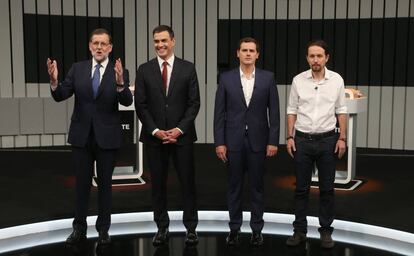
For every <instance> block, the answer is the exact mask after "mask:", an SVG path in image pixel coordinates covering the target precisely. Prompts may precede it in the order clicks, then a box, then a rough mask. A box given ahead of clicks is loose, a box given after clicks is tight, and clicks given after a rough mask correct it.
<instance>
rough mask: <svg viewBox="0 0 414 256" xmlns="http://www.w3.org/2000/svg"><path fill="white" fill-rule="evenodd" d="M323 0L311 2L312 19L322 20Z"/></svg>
mask: <svg viewBox="0 0 414 256" xmlns="http://www.w3.org/2000/svg"><path fill="white" fill-rule="evenodd" d="M323 2H324V0H313V5H312V19H322V17H323Z"/></svg>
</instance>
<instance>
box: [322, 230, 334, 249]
mask: <svg viewBox="0 0 414 256" xmlns="http://www.w3.org/2000/svg"><path fill="white" fill-rule="evenodd" d="M334 245H335V242H334V241H333V240H332V235H331V232H329V231H322V232H321V247H322V248H325V249H331V248H333V247H334Z"/></svg>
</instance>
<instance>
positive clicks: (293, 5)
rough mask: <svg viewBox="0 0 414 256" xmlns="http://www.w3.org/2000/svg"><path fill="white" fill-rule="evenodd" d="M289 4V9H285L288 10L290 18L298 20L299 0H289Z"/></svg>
mask: <svg viewBox="0 0 414 256" xmlns="http://www.w3.org/2000/svg"><path fill="white" fill-rule="evenodd" d="M288 4H289V10H286V9H285V11H288V15H289V17H288V19H289V20H298V19H299V10H300V9H299V8H300V7H299V0H289V1H288Z"/></svg>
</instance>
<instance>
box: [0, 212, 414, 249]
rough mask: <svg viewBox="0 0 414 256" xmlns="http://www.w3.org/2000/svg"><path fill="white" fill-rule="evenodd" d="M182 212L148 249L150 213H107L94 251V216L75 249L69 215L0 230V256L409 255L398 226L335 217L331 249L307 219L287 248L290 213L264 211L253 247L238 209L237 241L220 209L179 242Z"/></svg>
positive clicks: (408, 239)
mask: <svg viewBox="0 0 414 256" xmlns="http://www.w3.org/2000/svg"><path fill="white" fill-rule="evenodd" d="M181 217H182V212H170V219H171V223H170V232H171V238H170V241H169V244H168V246H164V247H160V248H154V247H153V246H152V242H151V239H152V236H153V234H154V233H155V232H156V226H155V224H154V222H153V221H152V213H151V212H142V213H126V214H113V215H112V223H113V224H112V226H111V229H110V235H111V236H112V244H111V246H109V247H107V248H103V249H101V250H96V237H97V233H96V231H95V230H94V226H93V225H94V223H95V220H96V216H91V217H88V224H89V225H90V226H89V228H88V238H89V239H88V241H87V243H86V244H84V245H83V246H81V247H72V248H68V247H66V246H65V243H64V241H65V239H66V237H67V236H68V235H69V233H70V232H71V223H72V220H71V219H64V220H54V221H48V222H41V223H34V224H29V225H22V226H16V227H10V228H5V229H0V255H1V256H6V255H7V256H23V255H24V256H49V255H113V256H118V255H119V256H147V255H149V256H153V255H157V256H162V255H166V256H176V255H180V256H181V255H183V256H184V255H188V256H190V255H197V256H203V255H205V256H216V255H217V256H219V255H220V256H221V255H223V256H224V255H240V256H244V255H246V256H247V255H249V256H250V255H263V256H267V255H303V256H305V255H306V256H317V255H332V256H359V255H361V256H366V255H375V256H382V255H384V256H385V255H414V234H412V233H407V232H402V231H398V230H393V229H388V228H383V227H377V226H371V225H366V224H360V223H353V222H348V221H341V220H335V221H334V223H333V226H334V228H335V231H334V233H333V238H334V240H335V242H336V244H335V247H334V248H333V249H331V250H326V249H322V248H321V247H320V242H319V233H318V232H317V227H318V220H317V218H315V217H308V223H309V231H308V241H307V242H306V243H304V244H303V245H301V246H299V247H292V248H291V247H287V246H286V245H285V241H286V239H287V237H288V236H289V235H291V233H292V225H291V223H292V221H293V218H294V216H293V215H289V214H277V213H265V215H264V219H265V227H264V229H263V234H264V241H265V244H264V246H263V247H260V248H254V247H251V246H250V244H249V239H250V228H249V223H248V220H249V219H250V214H249V213H243V219H244V220H245V222H244V223H243V226H242V236H241V242H242V243H241V245H240V246H238V247H235V248H229V247H227V246H226V243H225V237H226V235H227V232H228V225H227V222H228V213H227V212H225V211H199V219H200V222H199V225H198V228H197V231H198V234H199V237H200V242H199V244H198V245H197V246H196V247H186V246H185V244H184V234H185V228H184V226H183V225H182V223H181Z"/></svg>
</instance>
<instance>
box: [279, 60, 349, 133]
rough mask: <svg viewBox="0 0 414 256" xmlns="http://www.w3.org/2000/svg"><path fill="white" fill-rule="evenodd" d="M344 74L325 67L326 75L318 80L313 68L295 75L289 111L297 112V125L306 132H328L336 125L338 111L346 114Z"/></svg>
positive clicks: (288, 112)
mask: <svg viewBox="0 0 414 256" xmlns="http://www.w3.org/2000/svg"><path fill="white" fill-rule="evenodd" d="M346 113H347V108H346V106H345V88H344V80H343V79H342V77H341V76H340V75H339V74H338V73H336V72H333V71H330V70H328V69H327V68H326V67H325V77H324V79H322V80H321V81H315V80H314V79H313V77H312V71H311V70H310V69H309V70H307V71H305V72H302V73H300V74H299V75H297V76H295V77H294V78H293V81H292V88H291V91H290V96H289V103H288V107H287V114H288V115H289V114H293V115H296V122H295V129H296V130H299V131H301V132H306V133H322V132H328V131H331V130H333V129H335V127H336V116H335V114H346Z"/></svg>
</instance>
